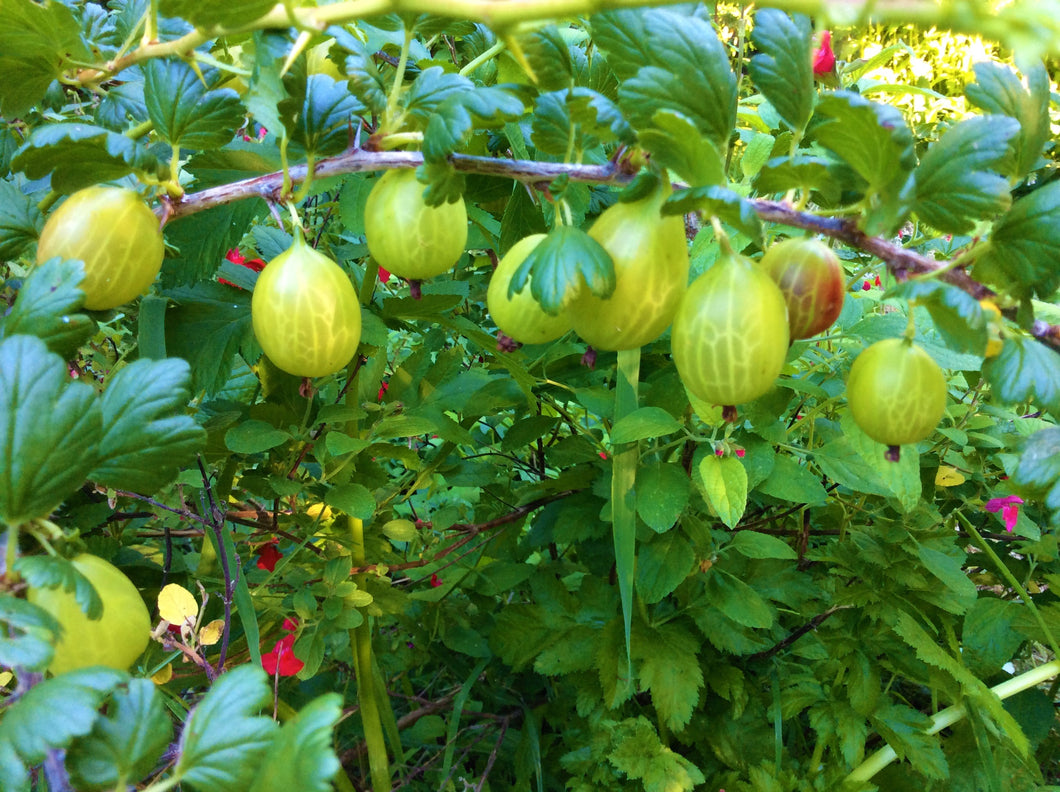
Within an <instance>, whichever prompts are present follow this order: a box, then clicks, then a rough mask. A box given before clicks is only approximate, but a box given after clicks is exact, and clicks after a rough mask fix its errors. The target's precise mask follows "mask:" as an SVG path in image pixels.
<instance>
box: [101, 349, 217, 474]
mask: <svg viewBox="0 0 1060 792" xmlns="http://www.w3.org/2000/svg"><path fill="white" fill-rule="evenodd" d="M190 400H191V367H190V366H189V365H188V363H187V361H185V360H181V359H180V358H167V359H165V360H147V359H145V358H141V359H140V360H136V361H134V362H132V363H130V364H129V365H128V366H125V368H123V369H121V370H120V371H119V372H118V373H117V374H115V375H114V376H113V377H112V378H111V380H110V382H109V383H108V385H107V389H106V390H105V391H104V392H103V396H102V406H103V437H102V439H101V440H100V443H99V450H98V455H99V463H98V464H97V466H96V467H95V468H93V470H92V472H91V473H90V474H89V477H90V478H91V479H92V480H93V481H97V482H100V483H103V484H107V485H108V486H112V487H121V488H122V489H127V490H133V491H134V492H140V493H144V494H147V493H151V492H154V491H155V490H157V489H158V488H159V487H161V486H162V485H164V484H167V483H168V482H169V481H171V480H172V479H173V478H174V477H175V476H176V475H177V471H178V469H179V468H180V467H181V466H182V465H185V464H188V463H189V462H190V461H191V460H192V458H193V457H194V455H195V453H196V452H197V451H199V450H200V449H201V448H202V447H203V445H205V443H206V430H205V429H203V428H202V427H201V426H199V425H198V424H197V423H195V419H194V418H192V417H191V416H190V415H187V414H186V412H185V411H186V409H187V406H188V402H189V401H190Z"/></svg>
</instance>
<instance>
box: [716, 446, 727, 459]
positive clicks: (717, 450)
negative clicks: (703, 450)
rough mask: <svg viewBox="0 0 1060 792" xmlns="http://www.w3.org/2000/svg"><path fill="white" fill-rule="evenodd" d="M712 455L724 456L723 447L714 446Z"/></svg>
mask: <svg viewBox="0 0 1060 792" xmlns="http://www.w3.org/2000/svg"><path fill="white" fill-rule="evenodd" d="M714 456H719V457H723V456H725V449H724V448H715V449H714Z"/></svg>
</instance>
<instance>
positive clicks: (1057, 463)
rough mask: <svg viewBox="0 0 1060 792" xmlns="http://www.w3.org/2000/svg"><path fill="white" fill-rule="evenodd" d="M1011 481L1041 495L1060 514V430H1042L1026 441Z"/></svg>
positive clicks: (1047, 504)
mask: <svg viewBox="0 0 1060 792" xmlns="http://www.w3.org/2000/svg"><path fill="white" fill-rule="evenodd" d="M1012 480H1013V482H1015V483H1016V485H1017V486H1019V487H1021V488H1024V489H1028V490H1030V491H1032V492H1036V493H1040V494H1041V495H1042V496H1043V498H1044V500H1045V505H1046V506H1048V507H1049V508H1050V509H1051V510H1052V511H1053V512H1056V511H1058V510H1060V429H1057V428H1049V429H1043V430H1042V431H1040V432H1035V433H1034V434H1033V435H1031V436H1030V437H1029V438H1028V439H1027V440H1026V441H1025V443H1024V445H1023V449H1022V453H1021V454H1020V457H1019V463H1018V464H1017V466H1016V470H1015V472H1014V473H1013V475H1012Z"/></svg>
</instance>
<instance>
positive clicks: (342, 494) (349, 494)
mask: <svg viewBox="0 0 1060 792" xmlns="http://www.w3.org/2000/svg"><path fill="white" fill-rule="evenodd" d="M324 503H326V504H327V505H328V506H333V507H335V508H336V509H339V510H340V511H342V512H345V513H346V514H348V515H350V516H351V517H357V518H358V519H361V520H370V519H371V518H372V515H373V514H375V498H374V497H372V493H371V492H370V491H369V490H368V488H367V487H365V486H364V485H363V484H340V485H339V486H337V487H332V488H331V489H330V490H328V493H327V495H326V496H325V497H324Z"/></svg>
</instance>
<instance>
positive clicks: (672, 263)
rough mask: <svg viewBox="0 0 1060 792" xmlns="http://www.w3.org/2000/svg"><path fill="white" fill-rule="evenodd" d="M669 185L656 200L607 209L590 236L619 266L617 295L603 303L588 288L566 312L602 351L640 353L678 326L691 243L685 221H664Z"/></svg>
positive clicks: (587, 339)
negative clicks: (639, 349) (675, 320)
mask: <svg viewBox="0 0 1060 792" xmlns="http://www.w3.org/2000/svg"><path fill="white" fill-rule="evenodd" d="M669 195H670V186H669V184H668V183H663V184H661V185H660V186H658V187H657V188H656V189H655V190H653V191H652V192H651V194H650V195H648V196H647V197H644V198H640V199H639V200H635V201H628V202H619V203H616V204H614V205H612V206H610V207H608V208H607V209H605V210H604V211H603V212H602V213H601V214H600V216H599V217H598V218H597V219H596V222H595V223H593V225H592V228H590V229H589V236H591V237H592V238H593V239H595V240H596V241H597V242H599V243H600V245H601V246H602V247H603V248H604V250H606V251H607V252H608V253H609V254H610V256H611V259H612V261H613V262H614V264H615V290H614V292H612V294H611V296H610V297H597V296H596V295H595V294H592V293H591V292H590V291H589V290H588V288H586V287H585V286H584V284H583V285H582V288H581V289H580V290H579V292H578V293H577V294H576V295H575V296H574V298H573V299H572V300H571V301H570V303H569V304H568V305H567V306H566V311H567V314H568V316H569V317H570V321H571V325H572V326H573V327H574V331H575V332H576V333H577V334H578V335H579V336H580V337H581V338H582V340H584V341H585V342H586V343H588V344H590V345H592V346H593V347H595V348H596V349H605V350H620V349H636V348H637V347H641V346H644V345H645V344H647V343H650V342H652V341H654V340H655V339H656V338H658V337H659V336H660V335H662V334H663V331H665V330H666V328H667V327H669V326H670V323H671V321H673V318H674V313H675V312H676V311H677V305H678V303H679V302H680V301H681V295H682V294H684V293H685V290H686V289H687V287H688V241H687V239H686V238H685V222H684V218H682V217H681V215H663V214H662V213H661V210H662V205H663V203H664V202H665V201H666V199H667V198H668V197H669Z"/></svg>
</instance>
